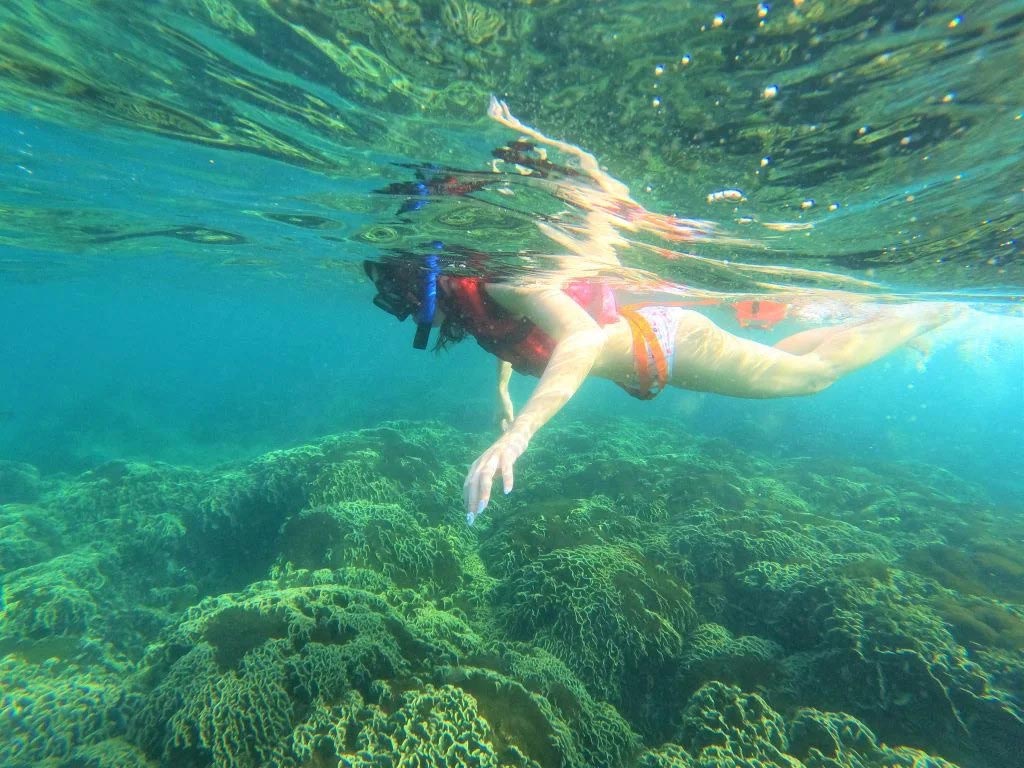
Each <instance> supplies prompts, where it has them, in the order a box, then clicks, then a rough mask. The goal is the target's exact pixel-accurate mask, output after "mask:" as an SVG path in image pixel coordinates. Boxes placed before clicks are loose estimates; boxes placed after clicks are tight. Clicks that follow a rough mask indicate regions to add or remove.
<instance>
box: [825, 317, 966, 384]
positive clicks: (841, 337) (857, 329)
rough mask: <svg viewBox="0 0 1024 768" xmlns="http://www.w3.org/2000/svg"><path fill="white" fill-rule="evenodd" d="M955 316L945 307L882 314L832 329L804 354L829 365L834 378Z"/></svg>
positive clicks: (902, 344)
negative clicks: (832, 370) (834, 375)
mask: <svg viewBox="0 0 1024 768" xmlns="http://www.w3.org/2000/svg"><path fill="white" fill-rule="evenodd" d="M955 314H956V309H955V307H953V306H952V305H948V304H937V305H930V306H929V305H918V306H914V305H911V306H908V307H901V308H896V309H894V310H882V312H881V313H879V315H878V317H876V318H873V319H871V320H867V321H865V322H861V323H856V324H854V325H845V326H842V325H841V326H839V327H838V328H835V329H833V330H834V333H831V334H829V335H827V336H826V337H825V338H824V339H823V340H822V342H821V343H820V344H819V345H818V346H817V347H815V348H813V349H812V350H810V351H809V352H807V353H806V354H810V355H817V356H818V357H820V358H822V359H823V360H825V361H827V362H828V363H830V364H831V365H832V366H833V367H834V368H835V369H836V377H837V378H838V377H839V376H844V375H845V374H847V373H849V372H850V371H855V370H857V369H858V368H863V367H864V366H865V365H867V364H868V363H872V362H874V361H875V360H877V359H879V358H880V357H884V356H885V355H887V354H889V353H890V352H892V351H893V350H894V349H897V348H898V347H902V346H904V345H905V344H907V343H908V342H910V341H911V340H913V339H915V338H917V337H918V336H920V335H921V334H922V333H927V332H928V331H930V330H932V329H934V328H938V327H939V326H940V325H943V324H944V323H947V322H949V321H950V320H952V319H953V317H954V316H955Z"/></svg>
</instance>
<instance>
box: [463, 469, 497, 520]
mask: <svg viewBox="0 0 1024 768" xmlns="http://www.w3.org/2000/svg"><path fill="white" fill-rule="evenodd" d="M497 473H498V458H497V456H495V455H494V454H492V453H491V452H489V451H488V452H487V453H485V454H484V455H483V456H481V457H480V458H479V459H477V460H476V462H474V464H473V466H472V467H470V468H469V474H468V475H467V476H466V482H465V483H464V484H463V486H462V497H463V500H464V501H465V503H466V521H467V522H468V523H469V524H470V525H472V524H473V522H474V521H475V520H476V518H477V516H478V515H479V514H480V513H481V512H483V511H484V510H485V509H486V508H487V505H488V504H489V503H490V501H491V485H492V483H493V482H494V476H495V475H496V474H497Z"/></svg>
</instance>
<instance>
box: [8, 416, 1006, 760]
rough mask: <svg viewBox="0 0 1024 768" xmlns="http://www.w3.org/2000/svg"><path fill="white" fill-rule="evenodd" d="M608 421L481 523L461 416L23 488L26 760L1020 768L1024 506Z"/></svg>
mask: <svg viewBox="0 0 1024 768" xmlns="http://www.w3.org/2000/svg"><path fill="white" fill-rule="evenodd" d="M604 427H605V429H606V433H607V434H609V439H608V440H607V441H603V442H601V443H600V444H598V443H595V442H594V441H593V440H592V439H589V435H590V434H591V429H592V428H591V427H588V426H587V425H583V424H570V425H568V426H566V427H565V428H563V429H561V430H558V429H555V430H551V431H550V433H547V434H545V436H544V438H543V439H542V440H538V442H537V445H536V451H535V452H533V453H531V454H530V455H529V456H527V457H524V460H523V467H522V471H521V475H520V476H521V478H522V479H521V484H522V486H523V489H522V490H521V491H517V493H516V494H514V495H512V496H510V497H508V498H504V499H500V500H496V501H495V503H494V504H493V505H492V507H493V509H491V510H489V511H488V514H487V515H485V516H483V518H482V519H481V520H480V521H479V522H478V524H477V525H476V526H474V527H472V528H469V527H467V526H466V525H465V524H464V521H463V519H462V516H461V514H460V513H459V511H458V509H457V505H455V504H453V503H452V499H457V497H458V493H459V483H460V482H461V474H462V471H463V470H464V467H465V465H466V462H467V461H468V460H469V458H471V456H472V454H473V446H472V445H469V444H468V441H467V440H466V439H465V437H464V436H462V435H460V434H459V433H457V432H455V431H453V430H451V429H448V428H446V427H444V426H441V425H438V424H433V423H425V424H412V423H393V424H386V425H382V426H380V427H378V428H376V429H371V430H361V431H356V432H349V433H345V434H341V435H336V436H332V437H328V438H324V439H323V440H320V441H317V442H316V443H312V444H308V445H303V446H298V447H295V448H291V449H288V450H284V451H275V452H272V453H269V454H265V455H263V456H260V457H258V458H256V459H253V460H251V461H248V462H244V463H241V464H238V465H233V466H226V467H221V468H217V469H213V470H209V471H200V470H193V469H183V468H177V467H172V466H168V465H156V464H154V465H148V464H140V463H131V462H108V463H107V464H104V465H101V466H100V467H97V468H96V469H94V470H92V471H90V472H86V473H84V474H82V475H80V476H78V477H74V478H62V479H50V478H39V479H38V484H37V486H36V487H37V489H38V493H37V494H36V497H35V500H34V501H32V502H31V503H24V502H18V503H8V504H5V505H3V506H2V507H0V532H3V534H4V537H3V543H2V544H0V558H2V561H0V563H2V566H3V569H4V572H3V582H2V593H0V597H2V601H0V612H2V618H3V621H2V623H0V654H2V656H0V676H2V678H3V679H2V680H0V684H2V689H3V696H4V698H3V709H2V716H0V729H3V730H2V732H0V742H2V743H3V745H4V746H3V747H2V749H3V750H5V751H3V752H0V762H3V763H4V765H11V766H16V767H17V768H21V766H29V765H43V766H53V768H58V767H62V766H95V767H96V768H106V767H107V766H114V765H118V766H120V765H127V766H184V767H186V768H200V767H201V766H218V767H220V768H248V767H249V766H264V765H274V766H281V767H282V768H288V767H289V766H293V767H294V768H300V766H310V765H320V766H339V767H340V766H370V765H374V766H376V765H403V764H407V763H408V764H436V765H446V766H448V765H451V766H502V767H504V766H508V767H509V768H577V767H578V768H584V767H588V768H589V767H590V766H594V765H601V766H608V767H609V768H627V767H629V768H631V767H632V766H638V767H639V768H728V767H729V766H736V767H737V768H739V767H741V766H742V767H744V768H746V767H757V768H768V767H771V768H883V767H885V768H892V767H893V766H900V767H901V768H902V767H904V766H905V767H906V768H922V766H927V767H928V768H955V766H954V764H953V763H952V762H949V761H950V760H953V761H956V762H957V763H959V764H960V765H962V766H964V768H1003V766H1006V765H1010V764H1013V762H1014V760H1015V759H1016V756H1017V755H1018V753H1019V749H1018V747H1019V744H1021V743H1024V711H1022V704H1024V693H1022V691H1024V663H1022V662H1021V649H1022V648H1024V608H1022V606H1021V604H1020V596H1021V593H1020V588H1019V583H1018V576H1019V574H1020V572H1021V571H1020V567H1019V563H1018V560H1020V559H1021V556H1020V552H1019V550H1018V548H1017V547H1016V546H1015V545H1013V544H1012V542H1013V541H1015V539H1014V538H1013V537H1014V536H1016V532H1017V531H1018V530H1019V527H1014V526H1019V523H1018V522H1015V518H1014V517H1013V516H1012V515H1011V516H1010V517H1007V516H1006V514H1005V513H1004V512H1002V511H1000V510H998V509H996V508H993V507H989V506H986V505H985V502H984V501H983V500H982V499H981V498H980V497H979V495H978V492H977V489H974V488H972V487H969V486H965V487H963V488H960V486H958V485H957V484H956V483H955V482H954V481H953V480H951V479H950V478H949V477H948V476H945V475H942V476H936V477H933V474H929V472H928V471H926V470H925V471H922V472H921V473H919V475H917V478H918V479H917V480H914V479H912V478H910V477H907V476H906V473H905V472H903V471H902V470H897V471H894V474H893V479H891V480H890V478H888V476H887V475H885V474H884V473H883V470H882V469H870V468H865V467H850V466H844V467H842V468H841V469H840V468H835V469H834V477H835V480H836V482H835V483H834V486H832V487H831V488H830V486H829V485H828V483H827V482H825V481H824V480H823V479H822V478H824V477H825V475H824V474H821V472H812V471H810V467H809V466H808V463H807V461H806V460H804V459H796V460H792V461H789V462H787V461H784V460H780V459H773V460H771V461H769V460H767V459H762V458H758V457H755V456H751V455H748V454H746V453H743V452H741V451H739V450H737V449H735V448H734V447H732V446H731V445H729V444H728V443H724V442H722V441H709V440H699V439H696V438H693V437H686V436H678V435H673V434H670V433H665V432H661V431H656V430H650V429H648V428H646V427H643V426H641V425H637V424H632V423H629V422H622V423H621V424H617V425H615V429H611V430H608V429H607V427H608V425H607V424H605V425H604ZM638 444H639V445H645V446H651V445H657V446H658V451H657V452H656V453H653V454H651V453H647V454H641V453H640V452H638V451H636V449H635V446H636V445H638ZM19 471H21V470H19ZM29 475H32V473H31V472H29ZM921 478H924V480H921ZM932 480H934V481H935V482H941V483H942V488H941V489H939V490H936V491H934V493H933V492H932V491H930V490H929V485H928V483H930V482H931V481H932ZM889 482H891V483H893V484H894V485H887V484H886V483H889ZM897 489H899V490H900V491H901V492H897ZM907 489H910V490H907ZM902 491H906V492H902ZM911 491H912V492H911ZM882 514H884V515H885V516H886V517H885V518H881V517H878V515H882ZM967 518H969V520H970V525H969V526H965V525H964V520H965V519H967ZM1000 534H1003V538H1002V540H1001V539H1000ZM901 745H907V746H901ZM939 755H941V756H942V757H939ZM410 761H418V762H410Z"/></svg>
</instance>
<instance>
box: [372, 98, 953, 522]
mask: <svg viewBox="0 0 1024 768" xmlns="http://www.w3.org/2000/svg"><path fill="white" fill-rule="evenodd" d="M489 114H490V116H491V117H492V118H494V119H495V120H497V121H498V122H501V123H502V124H503V125H506V126H508V127H510V128H513V129H515V130H517V131H519V132H520V133H522V134H523V135H524V136H525V137H526V138H523V139H520V140H519V141H517V142H515V143H513V144H512V145H511V148H505V153H504V154H505V155H506V156H505V157H504V158H503V159H504V160H505V161H506V162H508V161H509V153H510V152H511V153H515V154H513V155H512V156H511V161H512V162H513V163H514V164H515V165H516V166H518V167H519V168H521V169H523V170H522V171H521V172H525V173H532V172H535V171H534V169H533V168H531V163H535V164H536V165H537V166H538V167H541V163H540V162H539V161H540V160H543V162H545V163H546V162H547V160H546V157H543V156H541V157H540V158H538V157H537V155H536V154H535V146H534V145H533V144H530V143H528V140H530V139H532V140H533V141H536V142H538V143H540V144H545V145H548V146H552V147H554V148H556V149H559V150H560V151H562V152H565V153H566V154H569V155H572V156H574V157H576V158H577V159H578V161H579V172H580V173H581V174H582V176H579V177H574V176H569V175H568V174H566V173H562V174H558V175H559V176H560V177H561V179H560V181H559V182H557V185H558V187H559V196H560V197H561V198H562V199H566V200H568V201H569V202H571V203H572V204H573V205H574V206H576V207H578V208H581V209H583V210H584V211H585V212H586V217H585V224H584V226H582V227H577V228H575V229H574V230H573V231H572V233H571V234H570V233H569V232H565V231H563V230H562V229H560V228H555V227H553V226H551V225H550V224H547V223H544V222H542V223H540V225H539V226H540V227H541V229H542V230H543V231H544V232H545V234H547V235H548V236H549V237H551V238H552V239H553V240H554V241H555V242H556V243H558V244H559V245H560V246H562V247H563V248H564V249H565V251H566V252H567V253H565V254H564V255H562V256H555V257H552V258H553V260H554V262H555V264H556V265H557V268H556V269H554V270H550V271H545V272H543V273H541V274H538V275H536V276H535V277H534V276H522V275H517V276H516V277H515V278H508V277H506V278H503V279H502V278H489V277H488V278H485V277H460V276H450V275H445V274H442V271H441V270H440V269H439V268H438V266H437V260H436V257H434V261H431V260H430V259H431V257H430V256H428V257H426V258H425V259H419V260H408V259H387V260H382V261H375V262H367V263H366V265H365V267H366V272H367V275H368V276H369V278H370V279H371V280H373V282H374V284H375V285H376V287H377V291H378V293H377V296H376V298H375V300H374V301H375V303H376V304H377V305H378V306H379V307H381V308H383V309H385V310H386V311H388V312H390V313H391V314H394V315H395V316H397V317H399V318H400V319H404V318H405V317H407V316H409V315H413V316H415V318H416V322H417V326H418V329H419V330H418V333H417V346H425V343H426V337H425V334H427V333H429V331H430V327H431V325H433V326H435V327H439V328H440V337H441V338H440V340H439V342H438V344H439V345H441V346H443V345H444V344H446V343H448V342H450V341H454V340H458V339H460V338H463V337H464V336H466V335H470V336H473V337H474V338H475V339H476V340H477V342H478V343H479V344H480V345H481V346H482V347H483V348H484V349H486V350H487V351H489V352H491V353H492V354H494V355H496V356H497V357H498V359H499V385H498V386H499V399H500V402H501V405H502V411H503V416H504V418H503V433H502V435H501V436H500V437H499V438H498V439H497V440H496V441H495V442H494V443H493V444H492V445H491V446H490V447H489V448H488V449H487V450H486V451H484V452H483V453H482V454H481V455H480V457H479V458H478V459H477V460H476V461H475V462H474V463H473V465H472V466H471V467H470V469H469V472H468V474H467V476H466V481H465V484H464V487H463V499H464V503H465V509H466V515H467V519H468V521H469V522H470V523H472V522H473V521H474V520H475V518H476V517H477V516H478V515H479V514H480V513H481V512H483V510H484V509H485V508H486V507H487V504H488V503H489V501H490V498H491V489H492V485H493V483H494V480H495V479H496V478H497V477H498V475H500V476H501V479H502V486H503V489H504V492H505V493H509V492H511V490H512V487H513V483H514V467H515V462H516V460H517V459H518V458H519V457H520V456H521V455H522V454H523V453H524V452H525V451H526V449H527V447H528V446H529V444H530V441H531V440H532V439H533V436H534V435H535V434H536V433H537V431H538V430H539V429H540V428H541V427H543V426H544V425H545V424H546V423H547V422H548V421H549V420H550V419H551V418H552V417H553V416H554V415H555V414H556V413H557V412H558V411H559V410H560V409H561V408H562V406H564V405H565V404H566V403H567V402H568V401H569V399H570V398H572V396H573V395H574V394H575V393H576V391H577V390H578V389H579V388H580V386H581V385H582V383H583V382H584V380H586V379H587V377H589V376H597V377H600V378H604V379H609V380H611V381H614V382H616V383H617V384H619V385H620V386H622V387H623V388H624V389H625V390H626V391H627V392H629V393H630V394H631V395H633V396H635V397H639V398H643V399H649V398H652V397H654V396H655V395H656V394H657V393H658V392H660V391H662V390H663V389H665V388H666V387H679V388H682V389H689V390H696V391H701V392H712V393H716V394H722V395H731V396H734V397H747V398H769V397H789V396H795V395H807V394H812V393H814V392H820V391H821V390H823V389H825V388H826V387H828V386H829V385H830V384H832V383H833V382H835V381H836V380H837V379H839V378H841V377H842V376H844V375H846V374H848V373H850V372H851V371H855V370H857V369H859V368H862V367H864V366H866V365H868V364H870V363H872V362H874V361H875V360H878V359H879V358H881V357H883V356H884V355H886V354H888V353H889V352H892V351H893V350H895V349H897V348H899V347H901V346H903V345H905V344H906V343H907V342H909V341H911V340H912V339H914V338H916V337H917V336H920V335H921V334H923V333H926V332H927V331H930V330H932V329H934V328H936V327H938V326H939V325H941V324H943V323H945V322H947V321H948V320H949V319H951V317H952V316H953V311H952V309H951V308H950V306H949V305H936V304H932V305H924V304H922V305H910V306H903V307H890V308H880V309H878V310H877V311H876V312H875V313H874V314H873V315H872V316H870V317H868V318H867V319H862V320H858V321H855V322H849V323H847V324H844V325H837V326H831V327H820V328H813V329H810V330H805V331H802V332H799V333H796V334H794V335H791V336H789V337H787V338H785V339H783V340H781V341H779V342H778V343H776V344H775V345H773V346H769V345H767V344H762V343H759V342H757V341H754V340H751V339H746V338H743V337H740V336H736V335H734V334H732V333H730V332H728V331H726V330H725V329H723V328H721V327H719V326H718V325H716V324H715V323H714V322H713V321H712V320H711V319H710V318H708V317H707V316H706V315H704V314H702V313H701V312H698V311H695V310H693V309H690V308H687V307H684V306H674V305H673V303H672V302H671V301H665V302H663V303H656V302H651V303H640V304H637V303H628V302H624V301H623V298H622V297H623V292H622V291H621V290H619V285H617V284H615V283H613V281H611V280H609V278H608V277H607V275H608V274H609V270H613V269H614V268H615V267H617V266H619V264H618V259H617V257H616V255H615V253H616V248H617V247H620V246H621V245H622V244H623V243H624V242H625V241H624V240H623V239H622V237H621V235H620V234H619V230H620V229H623V228H626V229H630V230H636V229H644V230H646V231H649V232H653V233H657V234H659V235H661V236H663V237H666V238H668V239H672V240H692V239H699V238H701V237H703V236H705V235H708V234H710V231H711V225H710V224H707V223H705V222H699V221H692V220H683V219H678V218H676V217H674V216H662V215H660V214H654V213H651V212H649V211H646V210H645V209H644V208H643V207H642V206H640V205H639V204H638V203H636V202H635V201H634V200H632V198H630V196H629V190H628V188H627V187H626V186H625V185H623V184H622V183H621V182H619V181H617V180H615V179H613V178H611V177H610V176H608V174H606V173H605V172H604V171H602V170H601V169H600V167H599V166H598V164H597V161H596V160H595V159H594V157H593V156H592V155H590V154H589V153H587V152H584V151H583V150H582V149H580V148H578V147H575V146H573V145H569V144H565V143H564V142H559V141H555V140H551V139H548V138H547V137H545V136H543V135H542V134H540V133H539V132H537V131H535V130H533V129H531V128H528V127H526V126H524V125H522V124H521V123H520V122H519V121H518V120H516V119H515V118H514V117H513V116H512V115H511V113H510V112H509V111H508V108H507V107H506V106H505V105H504V104H503V103H501V102H498V101H495V100H492V103H491V107H490V110H489ZM574 173H575V172H574ZM588 181H589V182H590V183H587V182H588ZM577 235H578V236H577ZM463 255H464V254H463ZM631 293H635V291H632V292H631ZM634 298H635V297H634ZM512 369H515V370H517V371H519V372H521V373H525V374H529V375H533V376H538V377H539V382H538V383H537V386H536V388H535V389H534V391H533V393H532V394H531V395H530V397H529V399H528V400H527V402H526V404H525V406H524V407H523V408H522V410H521V411H520V412H519V413H518V414H514V413H513V409H512V403H511V399H510V398H509V397H508V389H507V383H508V377H509V375H510V373H511V370H512Z"/></svg>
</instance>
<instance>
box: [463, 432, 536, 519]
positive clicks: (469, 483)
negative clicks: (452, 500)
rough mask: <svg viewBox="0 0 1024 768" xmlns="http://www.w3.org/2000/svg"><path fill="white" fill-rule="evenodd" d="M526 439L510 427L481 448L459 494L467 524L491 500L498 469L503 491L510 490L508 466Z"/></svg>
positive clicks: (523, 445) (511, 464) (526, 442)
mask: <svg viewBox="0 0 1024 768" xmlns="http://www.w3.org/2000/svg"><path fill="white" fill-rule="evenodd" d="M527 444H528V441H527V440H526V438H524V437H522V436H521V435H519V434H517V433H516V432H514V431H509V432H506V433H505V434H504V435H502V436H501V437H500V438H498V440H497V442H495V443H494V445H492V446H491V447H490V448H488V449H487V450H486V451H484V452H483V453H482V454H481V455H480V458H478V459H477V460H476V461H474V462H473V466H471V467H470V468H469V474H468V475H466V482H465V483H464V484H463V486H462V498H463V501H464V502H465V504H466V522H468V523H469V524H470V525H472V524H473V522H474V521H475V520H476V518H477V516H478V515H479V514H480V513H481V512H483V511H484V509H486V508H487V504H488V503H489V502H490V500H491V486H492V485H493V484H494V478H495V477H497V475H498V472H501V480H502V486H503V487H504V490H505V493H510V492H511V491H512V483H513V476H512V467H513V465H514V464H515V463H516V459H518V458H519V457H520V456H522V455H523V452H524V451H526V446H527Z"/></svg>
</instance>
